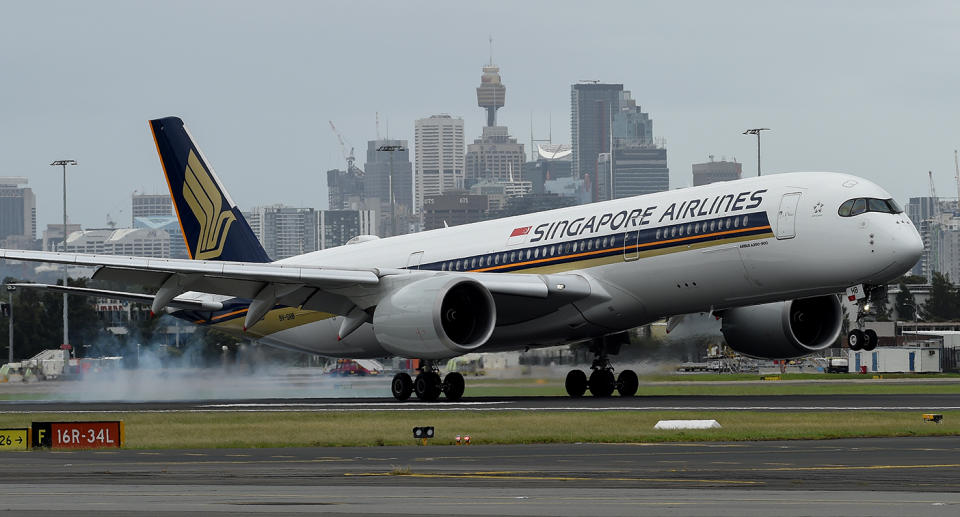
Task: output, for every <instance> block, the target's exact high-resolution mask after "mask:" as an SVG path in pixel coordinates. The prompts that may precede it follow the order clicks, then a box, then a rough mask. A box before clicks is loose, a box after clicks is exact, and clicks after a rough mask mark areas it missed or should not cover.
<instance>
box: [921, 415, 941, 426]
mask: <svg viewBox="0 0 960 517" xmlns="http://www.w3.org/2000/svg"><path fill="white" fill-rule="evenodd" d="M923 421H924V422H933V423H935V424H939V423H940V422H943V415H942V414H941V413H924V414H923Z"/></svg>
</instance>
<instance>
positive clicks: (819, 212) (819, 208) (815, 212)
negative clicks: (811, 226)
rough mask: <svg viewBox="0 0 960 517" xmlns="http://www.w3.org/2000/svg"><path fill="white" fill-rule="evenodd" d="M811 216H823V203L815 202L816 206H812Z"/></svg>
mask: <svg viewBox="0 0 960 517" xmlns="http://www.w3.org/2000/svg"><path fill="white" fill-rule="evenodd" d="M813 215H815V216H816V215H823V203H821V202H819V201H817V204H815V205H813Z"/></svg>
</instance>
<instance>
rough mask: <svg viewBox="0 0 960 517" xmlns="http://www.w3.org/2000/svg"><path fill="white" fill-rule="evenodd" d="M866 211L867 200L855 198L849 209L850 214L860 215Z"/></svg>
mask: <svg viewBox="0 0 960 517" xmlns="http://www.w3.org/2000/svg"><path fill="white" fill-rule="evenodd" d="M866 211H867V200H866V199H863V198H861V199H857V200H856V201H854V202H853V208H852V209H850V215H860V214H862V213H864V212H866Z"/></svg>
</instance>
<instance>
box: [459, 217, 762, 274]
mask: <svg viewBox="0 0 960 517" xmlns="http://www.w3.org/2000/svg"><path fill="white" fill-rule="evenodd" d="M770 229H771V228H770V225H769V224H768V225H766V226H755V227H753V228H741V229H739V230H727V231H725V232H714V233H705V234H703V235H694V236H690V237H683V238H678V239H667V240H660V241H655V242H648V243H646V244H639V245H637V248H647V247H650V246H655V245H657V244H668V243H671V242H683V241H689V240H693V239H702V238H704V237H714V236H718V235H732V234H735V233H743V232H750V231H754V230H770ZM563 244H564V243H560V244H558V245H559V246H563ZM551 246H553V245H552V244H551ZM622 249H624V247H623V246H618V247H616V248H605V249H602V250H594V251H585V252H582V253H574V254H571V255H559V256H556V257H550V258H543V259H536V260H528V261H526V262H517V263H516V264H501V265H499V266H491V267H486V268H481V269H471V270H469V271H471V272H476V273H483V272H485V271H494V270H497V269H504V268H508V267H518V266H526V265H530V264H540V263H542V262H551V261H554V260H562V259H567V258H574V257H586V256H589V255H597V254H600V253H608V252H610V251H616V250H622ZM498 253H502V252H498ZM454 260H456V259H454ZM443 262H447V261H443Z"/></svg>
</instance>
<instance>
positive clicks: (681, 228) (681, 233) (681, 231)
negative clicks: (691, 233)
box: [677, 224, 683, 237]
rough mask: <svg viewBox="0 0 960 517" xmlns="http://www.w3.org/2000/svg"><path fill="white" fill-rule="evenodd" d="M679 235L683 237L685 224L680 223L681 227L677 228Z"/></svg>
mask: <svg viewBox="0 0 960 517" xmlns="http://www.w3.org/2000/svg"><path fill="white" fill-rule="evenodd" d="M677 235H679V236H680V237H683V225H682V224H681V225H680V229H679V230H677Z"/></svg>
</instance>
